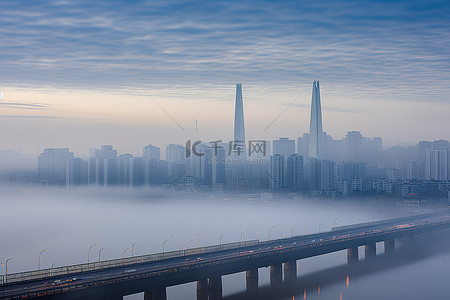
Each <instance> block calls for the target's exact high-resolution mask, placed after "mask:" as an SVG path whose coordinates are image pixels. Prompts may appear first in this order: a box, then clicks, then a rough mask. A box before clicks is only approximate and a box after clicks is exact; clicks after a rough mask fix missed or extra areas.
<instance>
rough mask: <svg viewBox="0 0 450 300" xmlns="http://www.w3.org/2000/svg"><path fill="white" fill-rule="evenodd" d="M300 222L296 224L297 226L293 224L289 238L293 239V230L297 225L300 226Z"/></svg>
mask: <svg viewBox="0 0 450 300" xmlns="http://www.w3.org/2000/svg"><path fill="white" fill-rule="evenodd" d="M301 223H302V222H298V223H297V224H295V225H294V226H292V228H291V237H293V236H294V229H295V227H297V226H298V225H300V224H301Z"/></svg>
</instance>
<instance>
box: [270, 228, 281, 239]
mask: <svg viewBox="0 0 450 300" xmlns="http://www.w3.org/2000/svg"><path fill="white" fill-rule="evenodd" d="M278 226H280V224H277V225H273V226H272V227H270V228H269V241H270V232H271V231H272V229H275V227H278Z"/></svg>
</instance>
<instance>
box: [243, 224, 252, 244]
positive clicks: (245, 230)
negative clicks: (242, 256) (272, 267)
mask: <svg viewBox="0 0 450 300" xmlns="http://www.w3.org/2000/svg"><path fill="white" fill-rule="evenodd" d="M250 229H252V228H251V227H249V228H247V229H245V231H244V232H242V233H241V242H242V235H244V242H245V233H246V232H247V231H249V230H250Z"/></svg>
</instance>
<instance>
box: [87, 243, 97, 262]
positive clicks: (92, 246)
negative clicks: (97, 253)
mask: <svg viewBox="0 0 450 300" xmlns="http://www.w3.org/2000/svg"><path fill="white" fill-rule="evenodd" d="M94 246H97V244H92V245H91V246H90V247H89V250H88V265H89V255H90V252H91V249H92V247H94Z"/></svg>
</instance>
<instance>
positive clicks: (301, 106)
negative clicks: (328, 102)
mask: <svg viewBox="0 0 450 300" xmlns="http://www.w3.org/2000/svg"><path fill="white" fill-rule="evenodd" d="M291 105H292V106H295V107H300V108H306V109H310V108H311V105H309V104H303V103H293V104H291ZM322 111H334V112H344V113H362V111H360V110H355V109H350V108H343V107H332V106H322Z"/></svg>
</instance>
